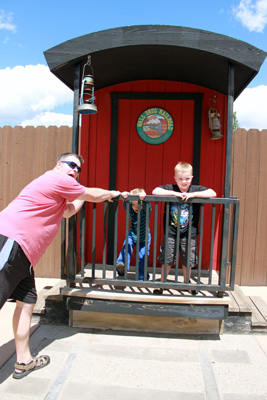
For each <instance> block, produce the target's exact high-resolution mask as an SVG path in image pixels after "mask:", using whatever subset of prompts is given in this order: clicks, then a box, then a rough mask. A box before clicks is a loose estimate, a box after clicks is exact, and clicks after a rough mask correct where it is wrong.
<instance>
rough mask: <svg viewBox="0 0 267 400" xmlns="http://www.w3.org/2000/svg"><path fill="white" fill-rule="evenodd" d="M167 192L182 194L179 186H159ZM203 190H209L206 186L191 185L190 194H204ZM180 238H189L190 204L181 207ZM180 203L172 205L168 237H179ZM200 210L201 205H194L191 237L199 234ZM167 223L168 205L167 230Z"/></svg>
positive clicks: (183, 204) (172, 203)
mask: <svg viewBox="0 0 267 400" xmlns="http://www.w3.org/2000/svg"><path fill="white" fill-rule="evenodd" d="M159 187H160V188H162V189H165V190H173V191H175V192H180V193H181V190H180V189H179V186H178V185H173V184H168V185H164V186H159ZM203 190H207V188H206V187H205V186H200V185H191V186H190V187H189V189H188V193H192V192H202V191H203ZM180 207H181V212H180V236H182V237H183V236H187V231H188V224H189V203H182V204H181V205H180ZM178 208H179V203H178V202H171V203H170V211H169V229H168V231H169V232H168V235H169V236H171V237H173V238H175V237H176V235H177V223H178ZM199 208H200V204H193V208H192V230H191V236H192V237H195V236H197V234H198V221H199ZM165 221H166V205H165V209H164V221H163V223H164V229H165Z"/></svg>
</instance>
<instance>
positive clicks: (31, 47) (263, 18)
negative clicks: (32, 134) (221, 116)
mask: <svg viewBox="0 0 267 400" xmlns="http://www.w3.org/2000/svg"><path fill="white" fill-rule="evenodd" d="M147 24H162V25H178V26H186V27H190V28H197V29H203V30H207V31H211V32H216V33H220V34H224V35H228V36H231V37H233V38H236V39H239V40H243V41H245V42H248V43H250V44H252V45H253V46H256V47H258V48H260V49H261V50H264V51H265V52H267V37H266V29H267V28H266V25H267V0H225V1H218V0H212V1H211V0H165V1H163V2H162V1H159V0H153V1H152V0H143V1H140V0H135V1H130V0H95V1H91V0H79V1H78V2H75V1H70V0H65V1H62V0H56V1H55V0H53V1H51V0H46V1H41V0H35V1H33V0H23V1H22V0H1V2H0V87H1V90H0V126H4V125H11V126H14V125H23V126H25V125H35V126H36V125H46V126H47V125H52V124H53V125H62V124H67V125H71V122H72V92H71V91H70V90H69V89H68V88H66V87H65V85H64V84H62V83H61V82H60V81H59V80H58V79H56V78H55V77H54V76H53V74H52V73H51V72H50V71H49V69H48V67H47V64H46V61H45V58H44V55H43V52H44V51H45V50H47V49H49V48H51V47H53V46H56V45H58V44H60V43H62V42H64V41H66V40H69V39H73V38H75V37H78V36H81V35H86V34H88V33H91V32H96V31H99V30H103V29H110V28H116V27H120V26H128V25H147ZM266 99H267V60H265V62H264V63H263V65H262V67H261V69H260V72H259V73H258V75H257V76H256V78H254V80H253V81H252V82H251V84H250V85H249V87H248V88H247V89H246V90H245V91H244V92H243V93H242V94H241V95H240V96H239V98H238V99H237V100H236V102H235V110H236V111H237V116H238V120H239V123H240V125H241V126H242V127H244V128H246V129H249V128H258V129H267V112H266V110H267V100H266Z"/></svg>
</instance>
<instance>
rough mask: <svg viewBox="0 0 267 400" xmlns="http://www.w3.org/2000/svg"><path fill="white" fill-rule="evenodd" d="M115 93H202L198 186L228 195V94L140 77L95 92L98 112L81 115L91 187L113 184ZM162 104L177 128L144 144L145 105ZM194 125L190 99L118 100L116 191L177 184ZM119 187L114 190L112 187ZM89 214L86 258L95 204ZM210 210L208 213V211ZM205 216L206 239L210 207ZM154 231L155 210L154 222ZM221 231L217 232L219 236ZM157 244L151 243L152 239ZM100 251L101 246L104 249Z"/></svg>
mask: <svg viewBox="0 0 267 400" xmlns="http://www.w3.org/2000/svg"><path fill="white" fill-rule="evenodd" d="M111 92H162V93H164V92H180V93H186V92H193V93H204V97H203V102H202V128H201V161H200V184H202V185H204V186H207V187H211V188H213V189H214V190H215V191H216V192H217V195H218V197H222V196H223V193H224V164H225V140H226V135H225V131H226V123H225V121H226V110H227V98H226V96H224V95H222V94H220V93H214V91H212V90H209V89H206V88H203V87H199V86H195V85H192V84H187V83H180V82H165V81H137V82H129V83H124V84H121V85H115V86H112V87H109V88H105V89H102V90H99V91H97V92H96V98H97V100H96V104H97V107H98V114H96V115H93V116H83V119H82V128H81V154H82V155H83V157H84V158H85V160H86V161H85V165H84V168H83V169H84V170H85V171H83V173H82V174H81V183H83V184H84V185H86V186H91V187H103V188H108V186H109V152H110V131H111V98H110V93H111ZM214 94H216V96H217V109H218V112H220V114H221V122H222V133H223V135H224V138H223V139H220V140H216V141H213V140H211V135H210V131H209V128H208V109H209V99H210V98H212V97H213V96H214ZM150 107H161V108H164V109H166V111H168V112H169V113H170V114H171V116H172V118H173V120H174V132H173V134H172V136H171V138H170V139H169V140H168V141H166V142H165V143H163V144H160V145H150V144H147V143H145V142H144V141H143V140H142V139H141V138H140V137H139V136H138V134H137V131H136V122H137V118H138V117H139V115H140V114H141V113H142V112H143V111H144V110H145V109H147V108H150ZM193 128H194V102H193V101H192V100H183V101H182V100H122V99H121V100H119V118H118V146H117V187H116V189H118V190H121V191H123V190H128V191H129V190H131V189H133V188H135V187H139V186H141V187H144V188H145V190H146V192H147V194H151V192H152V190H153V188H154V187H156V186H158V185H161V184H166V183H172V182H174V180H173V176H174V166H175V165H176V164H177V162H178V161H180V160H181V161H187V162H189V163H192V162H193ZM114 189H115V188H114ZM87 208H88V209H89V211H88V213H87V214H88V215H87V216H86V218H87V219H86V221H87V222H86V235H87V236H86V238H88V241H87V243H88V244H89V246H87V247H86V259H87V261H90V258H91V237H90V231H91V221H92V215H91V211H90V210H91V207H87ZM120 214H121V217H120V218H121V219H120V223H119V244H118V250H119V249H120V247H121V244H122V240H123V238H124V235H125V215H124V214H125V212H124V211H123V210H121V211H120ZM206 214H207V215H206ZM206 214H205V222H206V221H207V223H206V224H205V230H204V232H205V237H207V238H209V228H207V227H206V226H208V225H209V224H208V222H209V221H210V215H211V210H209V212H208V213H206ZM161 218H162V214H161V216H160V220H159V223H158V226H159V229H160V230H161V231H160V233H159V239H158V240H159V243H158V246H159V245H160V241H161V238H162V234H163V232H162V222H161V221H162V219H161ZM150 221H151V222H150V228H151V231H152V232H153V225H154V214H153V213H152V216H151V220H150ZM102 224H103V223H102V221H99V225H100V226H101V227H100V228H98V230H97V243H102V240H103V230H102ZM216 232H217V230H216ZM216 235H217V234H216ZM219 240H220V238H219V237H218V235H217V236H216V245H215V250H216V251H215V252H214V266H215V265H216V263H217V261H216V260H217V246H218V241H219ZM152 243H153V242H152ZM97 247H99V249H97V253H96V258H97V262H101V260H102V249H101V246H97ZM100 249H101V250H100ZM209 253H210V249H209V239H206V240H205V244H204V249H203V264H204V265H205V263H206V260H207V259H208V257H209Z"/></svg>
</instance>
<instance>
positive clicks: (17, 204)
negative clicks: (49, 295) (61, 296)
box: [0, 153, 121, 379]
mask: <svg viewBox="0 0 267 400" xmlns="http://www.w3.org/2000/svg"><path fill="white" fill-rule="evenodd" d="M82 163H83V159H82V157H81V156H79V155H77V154H73V153H64V154H62V155H61V156H60V157H59V158H58V160H57V164H56V166H55V167H54V169H53V170H50V171H47V172H46V173H45V174H43V175H42V176H40V177H39V178H37V179H35V180H33V181H32V182H31V183H30V184H29V185H27V186H26V187H25V188H24V189H23V190H22V191H21V192H20V194H19V195H18V196H17V197H16V198H15V199H14V200H13V201H12V202H11V203H10V204H9V205H8V206H7V207H6V208H5V209H4V210H3V211H1V212H0V309H1V308H2V307H3V305H4V303H5V302H6V301H7V300H8V299H9V298H11V299H14V300H16V308H15V311H14V316H13V330H14V337H15V344H16V353H17V362H16V364H15V371H14V373H13V378H15V379H20V378H23V377H24V376H26V375H28V374H29V373H30V372H32V371H34V370H36V369H39V368H43V367H45V366H46V365H48V364H49V362H50V357H49V356H40V357H32V355H31V352H30V347H29V338H30V327H31V318H32V312H33V309H34V305H35V303H36V300H37V294H36V289H35V281H34V272H33V268H32V267H33V266H34V265H36V264H37V262H38V261H39V259H40V258H41V256H42V255H43V253H44V252H45V250H46V249H47V247H48V246H49V244H50V243H51V242H52V240H53V239H54V238H55V236H56V234H57V232H58V229H59V227H60V223H61V219H62V217H65V218H70V217H71V216H72V215H74V214H76V213H77V212H78V211H79V210H80V208H81V207H82V205H83V203H84V201H90V202H95V203H98V202H102V201H106V200H109V201H111V199H112V198H113V197H117V196H119V195H120V194H121V193H120V192H119V191H116V190H104V189H100V188H86V187H85V186H82V185H80V184H79V183H78V182H77V180H76V179H77V177H78V175H79V173H80V172H81V164H82Z"/></svg>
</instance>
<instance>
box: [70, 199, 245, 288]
mask: <svg viewBox="0 0 267 400" xmlns="http://www.w3.org/2000/svg"><path fill="white" fill-rule="evenodd" d="M122 200H123V198H122V197H121V196H120V197H118V198H117V199H114V201H113V203H108V202H105V203H104V209H103V205H102V208H101V210H100V211H99V213H100V214H101V215H100V216H99V215H98V214H97V213H98V207H99V205H98V204H93V205H92V204H89V203H87V204H86V206H84V207H83V208H82V210H81V212H80V246H79V256H80V259H81V271H80V272H79V274H77V275H76V274H75V271H74V270H73V269H71V268H69V271H68V277H69V278H68V280H69V281H75V280H77V279H79V278H80V279H83V278H84V277H85V276H86V277H89V279H90V280H91V282H94V283H96V284H101V285H103V284H108V285H116V286H117V285H121V286H130V287H133V286H137V287H147V288H162V289H176V290H178V291H183V290H199V291H201V290H202V291H210V292H217V294H218V295H221V294H222V293H223V292H224V291H226V290H233V289H234V281H235V267H236V251H237V235H238V213H239V200H237V199H236V198H234V197H230V198H212V199H200V198H194V199H190V200H188V204H189V227H188V245H187V252H188V253H187V255H188V257H187V259H189V254H190V246H191V230H192V214H193V213H192V210H193V204H196V203H199V204H200V217H199V235H198V264H197V267H196V268H195V269H193V270H192V276H191V281H190V280H189V268H188V266H187V272H186V279H185V281H184V282H181V279H179V276H180V275H181V274H182V273H181V272H182V270H181V268H180V266H181V265H179V240H180V224H177V239H176V240H177V242H176V263H175V265H174V266H173V268H172V269H171V273H170V274H169V276H168V277H167V272H166V271H167V258H166V255H165V259H164V279H163V281H161V280H160V269H159V262H158V260H157V255H158V253H159V248H158V243H159V242H161V241H162V237H160V238H159V235H162V236H163V234H162V229H161V227H162V225H160V224H162V220H160V221H159V214H162V207H163V206H164V205H165V207H166V218H165V224H166V225H165V231H167V226H168V224H169V220H168V218H169V207H170V203H171V202H173V201H174V198H173V197H169V196H168V197H167V196H146V198H145V200H146V201H144V202H143V207H147V212H146V218H147V221H146V233H145V243H146V248H147V245H148V226H149V213H148V207H149V203H148V202H150V203H151V206H152V210H153V212H152V214H151V215H154V219H153V224H152V221H151V220H150V225H153V229H152V230H151V236H152V239H153V240H152V241H151V249H150V256H149V258H150V263H149V262H148V256H147V254H146V255H145V264H144V276H145V277H146V276H147V273H149V275H150V279H149V280H146V279H145V280H144V281H139V276H138V270H139V268H138V265H139V256H138V252H139V237H140V211H141V202H140V200H139V197H138V196H129V197H128V198H127V200H132V201H138V213H137V244H136V252H135V254H136V256H135V258H136V263H135V266H131V267H130V271H131V272H134V274H128V272H129V271H127V269H128V268H127V267H128V266H127V260H126V262H125V272H124V276H122V277H121V276H118V277H117V272H116V261H117V256H118V223H119V202H121V201H122ZM175 201H176V202H177V203H178V204H179V206H178V221H179V219H180V211H181V207H180V206H181V204H182V201H180V199H177V198H176V199H175ZM85 207H93V209H92V228H91V229H92V230H91V234H90V236H91V237H92V254H91V260H90V262H89V263H87V264H86V263H85V243H86V242H87V245H88V239H87V238H86V234H85V225H86V224H85V213H86V209H85ZM129 210H130V205H129V202H128V201H126V215H125V217H126V219H123V221H125V236H124V238H123V239H125V241H126V242H125V247H126V249H125V250H126V254H128V232H129V229H130V224H129ZM123 211H124V210H123ZM124 213H125V211H124ZM108 214H110V215H112V216H113V217H112V219H111V218H110V217H109V218H108ZM97 215H98V224H99V218H101V219H102V218H103V219H102V221H103V241H102V243H100V241H99V240H98V242H97V243H96V229H97V224H96V221H97ZM206 215H207V216H208V217H207V218H205V217H206ZM125 217H123V218H125ZM110 221H111V222H112V226H111V227H110V226H109V227H108V222H109V223H110ZM120 221H122V219H120ZM110 229H112V232H113V234H112V238H110V237H109V238H108V230H109V231H110ZM108 241H109V243H108ZM110 241H111V242H113V243H110ZM165 241H166V244H167V236H165ZM119 244H121V243H119ZM96 246H98V247H96ZM99 246H100V247H101V253H102V260H100V261H99V260H98V262H96V248H97V250H98V254H99ZM108 249H109V250H108ZM110 249H111V253H112V252H113V254H111V259H112V260H113V262H112V263H109V264H108V263H107V257H108V251H109V259H110ZM203 249H204V250H205V257H206V260H205V262H204V261H203ZM207 249H208V251H207ZM214 252H216V254H214ZM207 253H209V257H208V258H209V259H208V260H207ZM151 256H152V257H151ZM215 256H216V257H215ZM98 258H99V256H98ZM126 258H127V257H126ZM215 258H217V261H216V262H215V261H214V259H215ZM215 264H216V265H215ZM215 270H216V273H215V274H214V271H215ZM129 275H131V277H129ZM214 276H215V278H214ZM179 280H180V281H179Z"/></svg>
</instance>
